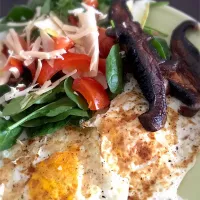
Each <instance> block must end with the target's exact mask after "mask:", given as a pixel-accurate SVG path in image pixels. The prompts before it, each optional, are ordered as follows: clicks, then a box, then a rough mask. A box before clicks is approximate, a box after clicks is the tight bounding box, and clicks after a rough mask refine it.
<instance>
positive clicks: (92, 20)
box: [78, 6, 99, 76]
mask: <svg viewBox="0 0 200 200" xmlns="http://www.w3.org/2000/svg"><path fill="white" fill-rule="evenodd" d="M86 9H87V11H86V12H84V13H80V14H78V19H79V23H80V27H81V28H84V29H91V30H92V31H91V32H90V34H88V35H86V36H85V37H83V40H84V48H85V51H86V53H87V54H88V55H90V56H91V57H92V60H91V64H90V73H89V75H90V76H96V75H97V72H98V63H99V40H98V37H99V32H98V26H97V21H96V11H95V9H94V8H93V7H91V6H86ZM91 47H92V49H91Z"/></svg>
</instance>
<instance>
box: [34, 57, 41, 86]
mask: <svg viewBox="0 0 200 200" xmlns="http://www.w3.org/2000/svg"><path fill="white" fill-rule="evenodd" d="M41 69H42V62H41V60H40V59H38V65H37V70H36V72H35V77H34V79H33V82H32V85H35V83H36V81H37V79H38V77H39V75H40V72H41Z"/></svg>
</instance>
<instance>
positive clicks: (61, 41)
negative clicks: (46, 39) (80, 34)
mask: <svg viewBox="0 0 200 200" xmlns="http://www.w3.org/2000/svg"><path fill="white" fill-rule="evenodd" d="M54 41H55V50H58V49H66V50H69V49H71V48H72V47H73V46H74V42H73V41H72V40H71V39H70V38H68V37H57V38H54Z"/></svg>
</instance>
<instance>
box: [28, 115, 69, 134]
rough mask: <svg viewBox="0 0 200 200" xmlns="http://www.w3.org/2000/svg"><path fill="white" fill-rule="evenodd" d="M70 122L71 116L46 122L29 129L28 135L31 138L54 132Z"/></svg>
mask: <svg viewBox="0 0 200 200" xmlns="http://www.w3.org/2000/svg"><path fill="white" fill-rule="evenodd" d="M69 122H70V118H69V119H66V120H63V121H59V122H56V123H51V124H44V125H42V126H39V127H35V128H31V129H27V135H28V137H29V138H33V137H38V136H44V135H49V134H53V133H55V132H56V131H58V130H60V129H61V128H63V127H65V126H66V125H67V124H69Z"/></svg>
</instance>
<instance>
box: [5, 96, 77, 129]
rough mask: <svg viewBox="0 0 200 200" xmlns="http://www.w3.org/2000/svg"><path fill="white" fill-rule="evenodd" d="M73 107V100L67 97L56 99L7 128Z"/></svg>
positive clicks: (50, 115) (54, 114)
mask: <svg viewBox="0 0 200 200" xmlns="http://www.w3.org/2000/svg"><path fill="white" fill-rule="evenodd" d="M73 107H75V103H74V102H72V101H71V100H69V98H67V97H65V98H62V99H60V100H58V101H55V102H53V103H50V104H48V105H46V106H44V107H42V108H40V109H38V110H36V111H34V112H32V113H30V114H29V115H27V116H25V117H24V118H23V119H21V120H20V121H18V122H16V123H15V124H13V125H12V126H9V127H8V129H9V130H12V129H14V128H16V127H18V126H20V125H22V124H23V123H25V122H27V121H29V120H32V119H36V118H38V117H43V116H47V117H55V116H57V115H59V114H61V113H62V112H64V110H66V109H71V108H73Z"/></svg>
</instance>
